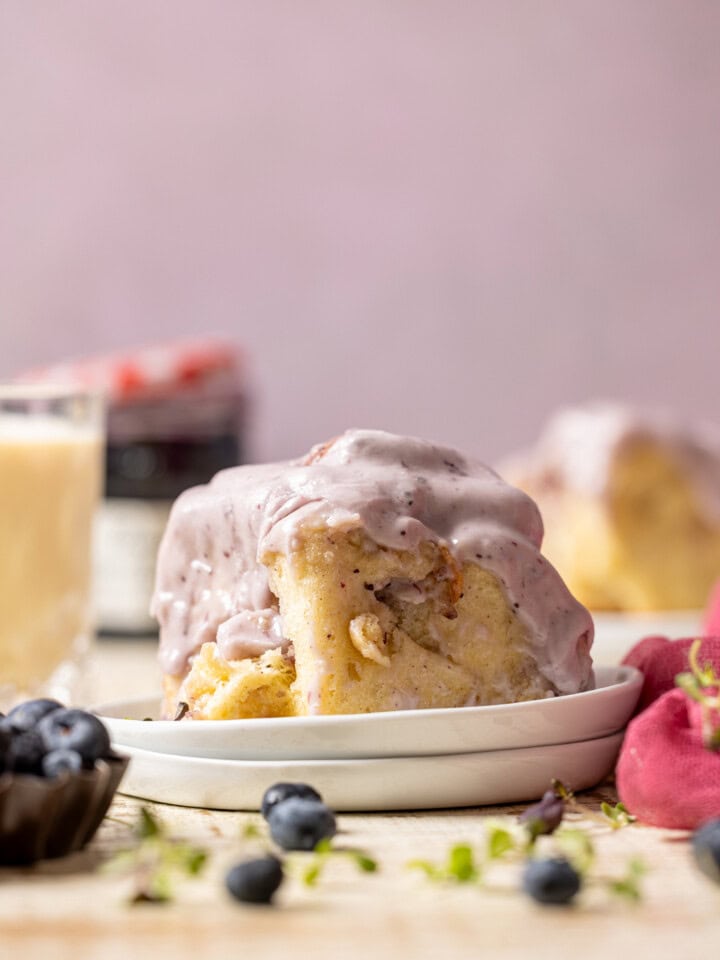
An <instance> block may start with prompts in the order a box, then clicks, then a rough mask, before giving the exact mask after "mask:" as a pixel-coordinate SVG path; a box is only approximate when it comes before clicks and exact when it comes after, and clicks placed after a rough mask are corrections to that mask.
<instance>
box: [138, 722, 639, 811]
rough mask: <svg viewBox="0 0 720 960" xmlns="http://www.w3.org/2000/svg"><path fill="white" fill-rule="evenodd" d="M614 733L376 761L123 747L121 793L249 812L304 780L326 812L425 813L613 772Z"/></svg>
mask: <svg viewBox="0 0 720 960" xmlns="http://www.w3.org/2000/svg"><path fill="white" fill-rule="evenodd" d="M622 737H623V735H622V733H615V734H613V735H612V736H610V737H602V738H600V739H597V740H585V741H582V742H580V743H566V744H558V745H556V746H545V747H528V748H525V749H519V750H492V751H486V752H484V753H461V754H454V755H452V756H441V757H395V758H392V759H384V760H274V761H268V760H265V761H257V760H205V759H202V758H200V757H181V756H176V755H174V754H169V753H154V752H153V751H151V750H137V749H134V748H132V747H130V748H124V750H123V752H124V753H127V754H129V756H130V757H131V758H132V759H131V762H130V766H129V768H128V771H127V773H126V774H125V777H124V779H123V781H122V784H121V788H120V789H121V792H122V793H126V794H129V795H130V796H133V797H141V798H142V799H144V800H156V801H160V802H161V803H175V804H180V805H181V806H186V807H210V808H213V809H216V810H257V809H259V807H260V801H261V799H262V795H263V793H264V792H265V790H266V789H267V788H268V787H269V786H271V785H272V784H273V783H278V782H280V781H291V782H292V781H296V782H297V781H300V782H303V783H310V784H312V785H313V786H314V787H315V789H316V790H319V792H320V793H321V795H322V797H323V799H324V800H325V802H326V803H328V804H329V805H330V806H331V807H332V808H333V809H334V810H345V811H347V810H429V809H438V808H443V807H468V806H480V805H488V804H498V803H520V802H524V801H528V800H536V799H538V798H539V797H541V796H542V794H543V792H544V791H545V790H547V789H548V787H549V785H550V781H551V780H552V778H553V777H557V779H559V780H562V781H563V783H565V784H567V785H568V786H570V787H571V788H572V789H574V790H582V789H585V788H587V787H591V786H594V785H595V784H596V783H598V782H599V781H600V780H602V779H603V777H605V776H606V775H607V774H608V773H610V771H611V770H612V769H613V766H614V763H615V759H616V757H617V753H618V750H619V749H620V744H621V742H622Z"/></svg>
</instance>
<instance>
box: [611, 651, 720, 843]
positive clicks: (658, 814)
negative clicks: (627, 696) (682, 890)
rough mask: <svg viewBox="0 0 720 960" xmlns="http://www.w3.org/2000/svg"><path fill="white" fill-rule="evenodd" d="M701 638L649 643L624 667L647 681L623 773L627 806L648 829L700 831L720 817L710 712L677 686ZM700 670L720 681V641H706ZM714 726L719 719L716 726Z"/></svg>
mask: <svg viewBox="0 0 720 960" xmlns="http://www.w3.org/2000/svg"><path fill="white" fill-rule="evenodd" d="M694 639H695V638H688V639H684V640H668V639H666V638H665V637H647V638H645V639H644V640H641V641H640V643H638V644H637V645H636V646H635V647H633V649H632V650H631V651H630V653H629V654H628V655H627V656H626V657H625V660H624V661H623V662H624V663H626V664H630V665H631V666H635V667H637V668H638V669H639V670H641V671H642V673H643V674H644V676H645V684H644V686H643V689H642V693H641V696H640V701H639V704H638V712H637V714H636V716H635V718H634V719H633V720H631V722H630V724H629V726H628V729H627V733H626V735H625V740H624V742H623V745H622V749H621V751H620V757H619V759H618V764H617V768H616V781H617V789H618V795H619V797H620V800H621V801H622V802H623V803H624V804H625V806H626V807H627V808H628V810H629V811H630V812H631V813H632V814H634V815H635V816H636V817H637V818H638V820H640V821H641V822H643V823H647V824H650V825H652V826H656V827H673V828H678V829H685V830H694V829H696V828H697V827H698V826H700V825H701V824H702V823H705V822H706V821H707V820H709V819H711V818H712V817H717V816H720V753H718V752H715V751H712V750H709V749H708V748H707V747H705V745H704V743H703V730H702V711H701V708H700V706H699V704H697V703H696V702H695V701H693V700H692V699H691V698H690V697H688V696H687V694H686V693H684V692H683V691H682V690H680V689H679V688H677V687H676V686H675V677H676V675H677V674H678V673H684V672H686V671H687V670H688V669H689V667H688V651H689V649H690V647H691V645H692V643H693V641H694ZM698 659H699V662H700V664H702V665H704V664H706V663H711V664H712V665H713V667H714V669H715V670H716V672H718V673H720V636H715V637H707V638H705V639H703V643H702V647H701V649H700V655H699V658H698ZM710 720H711V725H712V726H716V725H717V724H718V717H716V716H712V717H711V718H710Z"/></svg>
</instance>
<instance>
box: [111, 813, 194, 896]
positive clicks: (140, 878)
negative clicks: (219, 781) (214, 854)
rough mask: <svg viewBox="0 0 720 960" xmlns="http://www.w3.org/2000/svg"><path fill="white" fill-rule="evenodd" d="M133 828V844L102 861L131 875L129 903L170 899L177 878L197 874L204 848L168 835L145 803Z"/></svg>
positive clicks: (115, 869)
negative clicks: (109, 858) (134, 842)
mask: <svg viewBox="0 0 720 960" xmlns="http://www.w3.org/2000/svg"><path fill="white" fill-rule="evenodd" d="M132 829H133V833H134V835H135V838H136V840H137V843H136V845H135V846H134V847H132V848H130V849H128V850H121V851H120V852H119V853H117V854H116V855H115V856H114V857H113V858H112V859H111V860H110V861H108V863H107V864H106V865H105V869H106V870H107V871H108V872H110V871H112V872H117V873H127V874H130V875H131V876H132V878H133V890H132V893H131V894H130V897H129V903H131V904H136V903H167V902H168V901H170V900H172V899H173V896H174V890H175V883H176V881H177V880H178V879H179V878H182V877H194V876H197V875H198V874H199V873H200V872H201V871H202V869H203V867H204V866H205V864H206V862H207V858H208V855H207V851H205V850H204V849H202V848H201V847H196V846H193V845H192V844H189V843H185V842H184V841H182V840H178V839H176V838H173V837H170V836H168V834H167V832H166V830H165V827H164V825H163V823H162V821H161V820H160V819H159V818H158V817H157V816H156V815H155V814H154V813H152V812H151V811H150V810H149V809H148V808H147V807H141V808H140V813H139V816H138V820H137V822H136V823H135V825H134V827H133V828H132Z"/></svg>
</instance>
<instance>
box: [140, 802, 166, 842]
mask: <svg viewBox="0 0 720 960" xmlns="http://www.w3.org/2000/svg"><path fill="white" fill-rule="evenodd" d="M163 832H164V831H163V826H162V824H161V822H160V820H159V819H158V817H156V816H155V815H154V814H153V813H151V812H150V811H149V810H148V808H147V807H140V819H139V820H138V822H137V824H136V826H135V833H136V835H137V836H138V837H139V838H140V839H141V840H147V839H148V838H149V837H159V836H161V835H162V834H163Z"/></svg>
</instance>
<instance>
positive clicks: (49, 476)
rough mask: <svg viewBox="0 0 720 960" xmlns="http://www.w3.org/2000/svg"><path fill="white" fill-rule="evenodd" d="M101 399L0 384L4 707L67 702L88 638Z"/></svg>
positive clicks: (0, 700)
mask: <svg viewBox="0 0 720 960" xmlns="http://www.w3.org/2000/svg"><path fill="white" fill-rule="evenodd" d="M103 424H104V416H103V405H102V401H101V398H100V397H99V396H98V395H97V394H91V393H86V392H83V391H79V390H76V389H64V388H62V387H58V388H53V387H48V386H33V385H8V386H3V385H0V706H2V707H3V709H5V708H7V707H8V706H9V705H10V704H11V703H12V702H13V701H15V700H18V699H21V698H23V697H27V696H37V695H39V694H46V695H53V696H58V697H60V698H61V699H65V700H71V699H72V698H73V695H74V693H75V690H74V689H73V687H74V685H75V683H76V681H77V678H78V676H79V675H80V674H81V672H82V666H83V657H84V654H85V653H86V652H87V650H88V646H89V642H90V630H91V611H90V587H91V583H90V570H91V543H92V525H93V518H94V515H95V510H96V507H97V504H98V501H99V496H100V491H101V485H102V468H103V433H104V426H103Z"/></svg>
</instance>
